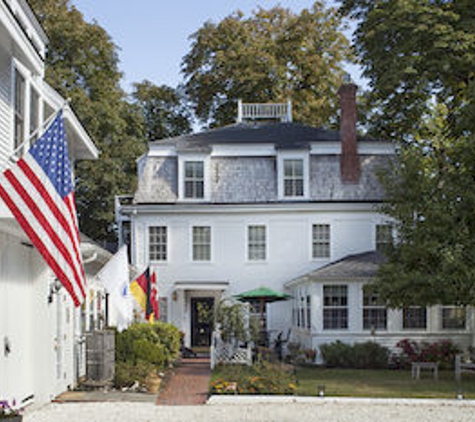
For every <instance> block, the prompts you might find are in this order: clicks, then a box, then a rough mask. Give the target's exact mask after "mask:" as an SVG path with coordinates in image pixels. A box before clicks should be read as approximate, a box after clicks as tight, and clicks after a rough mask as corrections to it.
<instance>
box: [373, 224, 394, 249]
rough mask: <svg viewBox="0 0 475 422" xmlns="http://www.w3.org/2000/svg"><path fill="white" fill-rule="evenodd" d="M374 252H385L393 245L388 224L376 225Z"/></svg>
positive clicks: (391, 228) (390, 228)
mask: <svg viewBox="0 0 475 422" xmlns="http://www.w3.org/2000/svg"><path fill="white" fill-rule="evenodd" d="M375 243H376V250H377V251H379V252H386V251H387V250H388V248H389V247H390V246H391V245H392V244H393V227H392V226H391V225H390V224H377V225H376V241H375Z"/></svg>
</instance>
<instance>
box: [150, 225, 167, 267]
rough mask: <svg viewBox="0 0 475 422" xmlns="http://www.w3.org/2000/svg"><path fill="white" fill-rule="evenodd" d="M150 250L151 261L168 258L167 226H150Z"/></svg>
mask: <svg viewBox="0 0 475 422" xmlns="http://www.w3.org/2000/svg"><path fill="white" fill-rule="evenodd" d="M148 251H149V259H150V261H166V260H167V228H166V227H165V226H157V227H149V228H148Z"/></svg>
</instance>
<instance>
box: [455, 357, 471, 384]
mask: <svg viewBox="0 0 475 422" xmlns="http://www.w3.org/2000/svg"><path fill="white" fill-rule="evenodd" d="M462 356H463V355H462V354H460V355H456V356H455V379H456V381H457V382H460V381H461V379H462V373H463V372H475V363H473V362H463V361H462Z"/></svg>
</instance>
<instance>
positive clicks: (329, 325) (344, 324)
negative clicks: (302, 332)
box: [323, 285, 348, 330]
mask: <svg viewBox="0 0 475 422" xmlns="http://www.w3.org/2000/svg"><path fill="white" fill-rule="evenodd" d="M347 328H348V287H347V286H345V285H336V286H323V329H324V330H342V329H347Z"/></svg>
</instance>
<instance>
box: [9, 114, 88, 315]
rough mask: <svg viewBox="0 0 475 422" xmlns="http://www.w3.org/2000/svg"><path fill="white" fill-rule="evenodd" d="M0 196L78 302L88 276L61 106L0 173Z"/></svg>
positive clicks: (83, 293) (82, 298)
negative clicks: (85, 269)
mask: <svg viewBox="0 0 475 422" xmlns="http://www.w3.org/2000/svg"><path fill="white" fill-rule="evenodd" d="M0 197H1V198H2V199H3V200H4V201H5V203H6V204H7V206H8V207H9V208H10V211H11V212H12V214H13V215H14V217H15V218H16V220H17V221H18V223H19V224H20V226H21V227H22V229H23V230H24V231H25V232H26V234H27V235H28V237H29V238H30V240H31V242H32V243H33V245H34V246H35V247H36V248H37V250H38V251H39V252H40V254H41V255H42V256H43V258H44V259H45V260H46V262H47V263H48V265H49V266H50V267H51V269H52V270H53V272H54V274H55V275H56V277H57V278H58V280H59V281H60V282H61V283H62V285H63V286H64V287H65V288H66V290H67V291H68V292H69V294H70V295H71V297H72V299H73V301H74V304H75V306H79V305H80V304H81V303H82V302H83V300H84V297H85V287H86V279H85V276H84V269H83V265H82V259H81V253H80V250H79V230H78V224H77V215H76V205H75V201H74V191H73V182H72V178H71V163H70V161H69V155H68V145H67V142H66V133H65V130H64V123H63V116H62V112H61V111H60V112H59V113H58V115H57V116H56V118H55V119H54V120H53V122H52V123H51V124H50V126H49V127H48V129H47V130H46V131H45V132H44V134H43V136H42V137H41V138H40V139H38V140H37V141H36V142H35V143H34V144H33V145H32V146H31V147H30V149H29V150H28V152H27V153H26V154H25V155H24V156H23V157H22V158H21V159H20V160H18V161H17V162H16V163H15V164H14V165H13V166H12V167H11V168H9V169H8V170H6V171H5V172H4V173H3V174H2V175H0Z"/></svg>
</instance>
